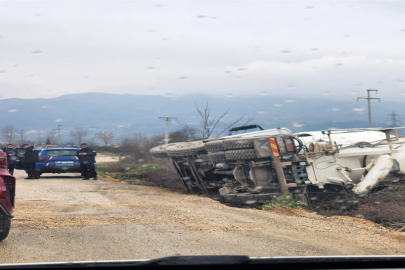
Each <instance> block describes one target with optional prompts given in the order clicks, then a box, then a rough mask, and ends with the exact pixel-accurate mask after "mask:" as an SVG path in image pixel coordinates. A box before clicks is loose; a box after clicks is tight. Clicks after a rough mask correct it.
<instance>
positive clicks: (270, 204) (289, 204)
mask: <svg viewBox="0 0 405 270" xmlns="http://www.w3.org/2000/svg"><path fill="white" fill-rule="evenodd" d="M301 206H306V204H305V203H304V202H302V201H297V200H295V199H294V198H291V196H289V195H282V196H278V197H274V200H270V201H265V202H264V203H263V206H262V210H270V209H273V208H276V207H283V208H299V207H301Z"/></svg>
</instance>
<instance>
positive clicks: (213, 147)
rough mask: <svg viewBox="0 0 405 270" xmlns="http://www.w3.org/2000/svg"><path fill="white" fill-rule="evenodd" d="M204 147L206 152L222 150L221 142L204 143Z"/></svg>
mask: <svg viewBox="0 0 405 270" xmlns="http://www.w3.org/2000/svg"><path fill="white" fill-rule="evenodd" d="M204 147H205V150H207V152H218V151H223V150H224V146H223V145H222V141H214V142H206V143H204Z"/></svg>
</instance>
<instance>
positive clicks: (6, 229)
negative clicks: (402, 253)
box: [0, 219, 11, 242]
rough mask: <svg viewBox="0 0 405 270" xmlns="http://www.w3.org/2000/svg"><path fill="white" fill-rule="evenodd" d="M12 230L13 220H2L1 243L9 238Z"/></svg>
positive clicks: (0, 225)
mask: <svg viewBox="0 0 405 270" xmlns="http://www.w3.org/2000/svg"><path fill="white" fill-rule="evenodd" d="M10 229H11V219H0V242H1V241H3V240H4V239H6V238H7V236H8V234H9V233H10Z"/></svg>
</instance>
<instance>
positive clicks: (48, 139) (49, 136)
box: [45, 130, 56, 144]
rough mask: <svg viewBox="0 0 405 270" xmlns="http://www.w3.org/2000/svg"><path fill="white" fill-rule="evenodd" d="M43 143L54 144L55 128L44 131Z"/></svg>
mask: <svg viewBox="0 0 405 270" xmlns="http://www.w3.org/2000/svg"><path fill="white" fill-rule="evenodd" d="M45 144H56V131H55V130H51V131H47V132H46V138H45Z"/></svg>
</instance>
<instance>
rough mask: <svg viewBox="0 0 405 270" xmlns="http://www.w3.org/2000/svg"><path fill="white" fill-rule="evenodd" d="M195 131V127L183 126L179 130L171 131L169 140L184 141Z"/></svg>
mask: <svg viewBox="0 0 405 270" xmlns="http://www.w3.org/2000/svg"><path fill="white" fill-rule="evenodd" d="M193 133H195V129H193V128H187V127H183V128H182V129H180V130H176V131H172V132H170V134H169V142H170V143H175V142H186V141H188V140H191V139H193V136H192V134H193Z"/></svg>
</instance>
